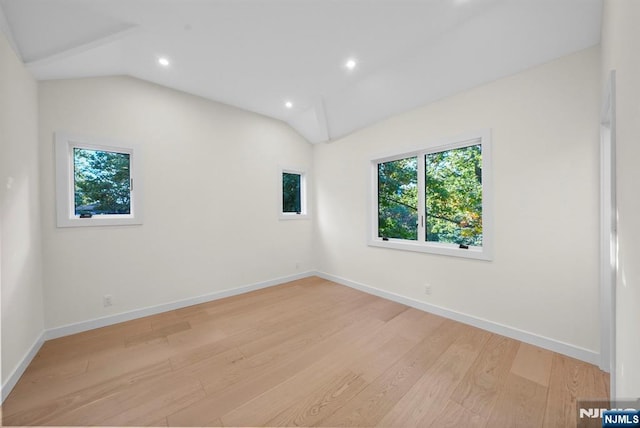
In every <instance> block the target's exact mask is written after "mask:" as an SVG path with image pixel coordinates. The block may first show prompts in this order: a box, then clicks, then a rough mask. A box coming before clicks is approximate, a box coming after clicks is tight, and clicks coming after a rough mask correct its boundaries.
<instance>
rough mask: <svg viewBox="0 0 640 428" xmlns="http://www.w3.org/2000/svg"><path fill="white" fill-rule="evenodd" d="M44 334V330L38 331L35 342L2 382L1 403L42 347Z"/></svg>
mask: <svg viewBox="0 0 640 428" xmlns="http://www.w3.org/2000/svg"><path fill="white" fill-rule="evenodd" d="M44 336H45V333H44V332H42V333H40V335H39V336H38V337H37V338H36V340H35V342H33V345H31V347H30V348H29V350H28V351H27V352H26V353H25V354H24V357H22V359H21V360H20V362H19V363H18V365H17V366H16V367H15V368H14V369H13V371H12V372H11V374H10V375H9V377H8V378H7V381H6V382H5V383H4V384H2V392H1V393H0V397H1V401H0V402H1V403H3V402H4V400H6V398H7V397H8V396H9V394H10V393H11V391H12V390H13V387H14V386H16V383H18V380H20V377H21V376H22V375H23V374H24V371H25V370H26V369H27V367H29V364H31V361H32V360H33V358H34V357H35V356H36V354H37V353H38V351H39V350H40V348H41V347H42V344H43V343H44V340H45V339H44Z"/></svg>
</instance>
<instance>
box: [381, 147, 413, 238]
mask: <svg viewBox="0 0 640 428" xmlns="http://www.w3.org/2000/svg"><path fill="white" fill-rule="evenodd" d="M417 225H418V158H415V157H412V158H406V159H399V160H395V161H391V162H384V163H380V164H378V236H379V237H381V238H396V239H411V240H417V239H418V228H417Z"/></svg>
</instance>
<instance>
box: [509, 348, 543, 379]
mask: <svg viewBox="0 0 640 428" xmlns="http://www.w3.org/2000/svg"><path fill="white" fill-rule="evenodd" d="M552 362H553V352H551V351H547V350H546V349H542V348H538V347H537V346H533V345H529V344H527V343H521V344H520V347H519V349H518V353H517V354H516V358H515V359H514V360H513V365H512V366H511V373H513V374H515V375H518V376H521V377H523V378H525V379H529V380H530V381H532V382H536V383H537V384H538V385H542V386H545V387H547V386H549V376H550V375H551V363H552Z"/></svg>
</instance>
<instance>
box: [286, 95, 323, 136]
mask: <svg viewBox="0 0 640 428" xmlns="http://www.w3.org/2000/svg"><path fill="white" fill-rule="evenodd" d="M286 122H287V123H288V124H289V126H291V127H292V128H293V129H295V130H296V131H298V132H299V133H300V134H301V135H302V136H303V137H304V138H305V139H307V141H309V142H310V143H324V142H327V141H329V140H330V139H331V135H330V132H329V124H328V122H327V115H326V111H325V104H324V100H323V99H322V98H319V99H318V100H316V102H314V103H313V105H312V106H311V107H309V108H307V109H306V110H302V111H300V112H299V113H297V114H295V115H293V116H291V117H290V118H289V119H288V120H287V121H286Z"/></svg>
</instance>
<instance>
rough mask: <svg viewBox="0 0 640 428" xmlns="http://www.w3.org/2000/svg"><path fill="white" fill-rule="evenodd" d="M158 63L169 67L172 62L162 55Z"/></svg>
mask: <svg viewBox="0 0 640 428" xmlns="http://www.w3.org/2000/svg"><path fill="white" fill-rule="evenodd" d="M158 64H160V65H161V66H163V67H169V64H170V62H169V59H167V58H165V57H163V56H161V57H160V58H158Z"/></svg>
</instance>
